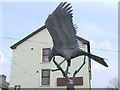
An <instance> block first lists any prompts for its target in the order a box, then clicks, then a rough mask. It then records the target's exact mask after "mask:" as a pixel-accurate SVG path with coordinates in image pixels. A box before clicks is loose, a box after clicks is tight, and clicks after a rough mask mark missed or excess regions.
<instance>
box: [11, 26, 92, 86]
mask: <svg viewBox="0 0 120 90" xmlns="http://www.w3.org/2000/svg"><path fill="white" fill-rule="evenodd" d="M78 42H79V45H80V48H81V49H83V50H85V51H86V52H90V44H89V42H88V41H87V40H85V39H83V38H81V37H78ZM52 45H53V43H52V38H51V36H50V34H49V32H48V30H47V29H46V27H45V26H43V27H41V28H39V29H38V30H36V31H34V32H33V33H31V34H30V35H28V36H26V37H25V38H23V39H22V40H20V41H19V42H17V43H16V44H14V45H13V46H11V49H12V50H13V54H12V65H11V75H10V85H9V87H15V88H66V86H65V85H66V81H65V79H64V77H63V75H62V73H61V72H60V71H55V72H52V71H51V69H56V68H57V67H56V66H55V64H54V63H53V62H52V61H51V62H49V59H48V52H49V50H50V48H52ZM83 58H84V56H79V57H77V58H75V59H73V60H72V64H71V66H70V75H69V76H70V77H72V75H73V73H74V71H75V70H77V69H78V68H79V67H80V65H81V64H82V63H83ZM56 60H57V61H58V62H60V61H62V60H63V58H61V57H59V56H58V57H56ZM62 67H63V68H66V62H64V63H63V64H62ZM90 81H91V62H90V59H89V58H88V57H86V64H85V65H84V66H83V68H82V69H81V70H80V72H79V73H78V74H77V75H76V78H75V82H74V84H75V88H90V87H91V83H90Z"/></svg>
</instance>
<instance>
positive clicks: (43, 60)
mask: <svg viewBox="0 0 120 90" xmlns="http://www.w3.org/2000/svg"><path fill="white" fill-rule="evenodd" d="M50 50H51V48H43V49H42V62H50V60H49V56H48V55H49V51H50ZM46 51H48V52H46Z"/></svg>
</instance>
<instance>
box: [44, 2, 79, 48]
mask: <svg viewBox="0 0 120 90" xmlns="http://www.w3.org/2000/svg"><path fill="white" fill-rule="evenodd" d="M66 3H67V2H64V3H63V2H62V3H60V4H59V6H58V7H57V8H56V9H55V11H54V12H53V13H52V14H50V15H49V16H48V18H47V20H46V22H45V26H46V28H47V29H48V31H49V33H50V35H51V36H52V39H53V44H54V47H55V48H60V47H63V46H66V47H68V48H73V47H76V46H77V36H76V30H75V28H74V25H73V22H72V17H73V16H72V14H73V13H71V12H72V10H71V8H72V6H70V4H67V5H66Z"/></svg>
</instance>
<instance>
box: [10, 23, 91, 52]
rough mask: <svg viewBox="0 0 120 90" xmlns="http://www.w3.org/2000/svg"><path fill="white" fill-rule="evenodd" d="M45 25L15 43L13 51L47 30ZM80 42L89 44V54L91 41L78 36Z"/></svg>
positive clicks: (12, 47)
mask: <svg viewBox="0 0 120 90" xmlns="http://www.w3.org/2000/svg"><path fill="white" fill-rule="evenodd" d="M45 28H46V27H45V25H44V26H42V27H41V28H39V29H37V30H36V31H34V32H33V33H31V34H29V35H28V36H26V37H25V38H23V39H22V40H20V41H18V42H17V43H15V44H14V45H12V46H11V47H10V48H11V49H16V48H17V46H18V45H20V44H21V43H23V42H24V41H26V40H27V39H29V38H30V37H32V36H34V35H35V34H37V33H39V32H40V31H42V30H43V29H45ZM77 38H78V40H80V41H82V42H83V43H85V44H88V52H89V50H90V47H89V41H87V40H85V39H83V38H81V37H79V36H77Z"/></svg>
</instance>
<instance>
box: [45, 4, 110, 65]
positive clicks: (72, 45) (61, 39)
mask: <svg viewBox="0 0 120 90" xmlns="http://www.w3.org/2000/svg"><path fill="white" fill-rule="evenodd" d="M66 3H67V2H62V3H60V4H59V5H58V7H57V8H56V9H55V10H54V12H53V13H52V14H50V15H49V16H48V18H47V20H46V22H45V26H46V28H47V29H48V31H49V33H50V35H51V37H52V40H53V48H52V50H51V52H50V55H49V59H50V60H52V58H53V57H54V56H61V57H63V58H65V60H66V61H67V64H68V66H70V65H71V59H73V58H75V57H78V56H81V55H84V56H88V57H89V58H92V59H93V60H95V61H97V62H98V63H100V64H102V65H104V66H106V67H108V65H107V64H106V62H105V61H104V58H101V57H99V56H96V55H93V54H91V53H88V52H85V51H83V50H81V49H80V48H79V45H78V42H77V35H76V30H75V27H74V25H73V20H72V18H73V15H72V14H73V13H72V10H71V8H72V6H70V4H66Z"/></svg>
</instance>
